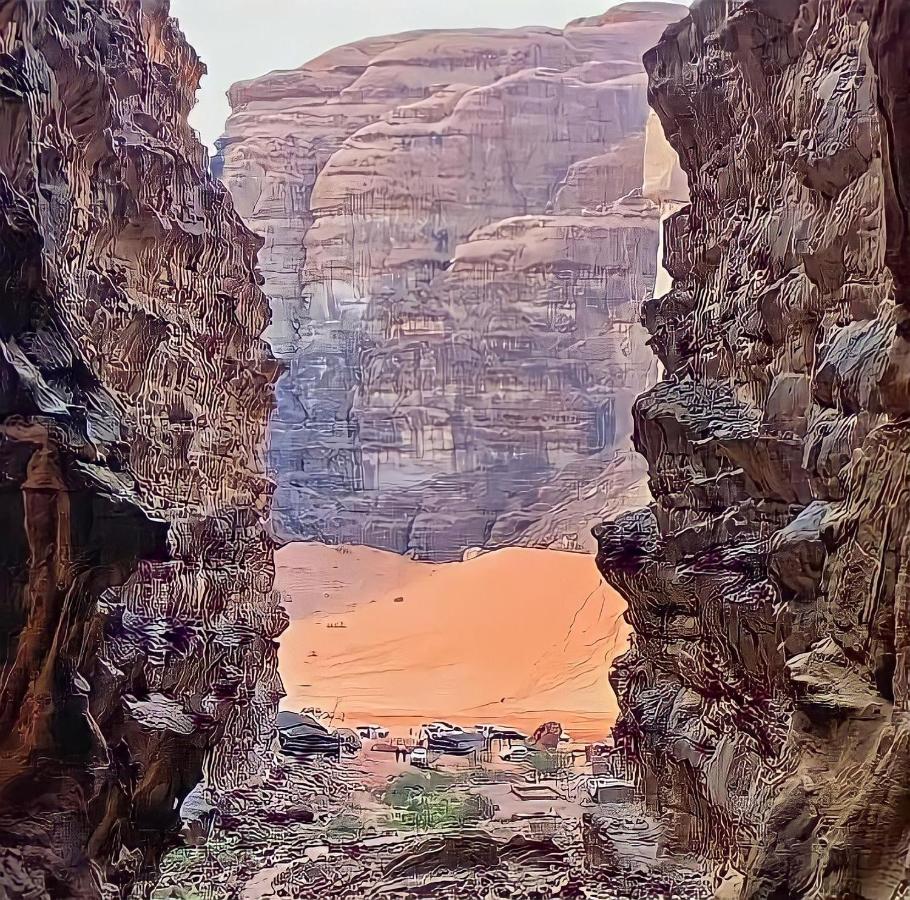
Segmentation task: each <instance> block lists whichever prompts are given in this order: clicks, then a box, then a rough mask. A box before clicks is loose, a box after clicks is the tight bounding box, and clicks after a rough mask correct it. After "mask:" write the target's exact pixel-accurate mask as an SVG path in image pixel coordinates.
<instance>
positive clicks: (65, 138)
mask: <svg viewBox="0 0 910 900" xmlns="http://www.w3.org/2000/svg"><path fill="white" fill-rule="evenodd" d="M0 53H2V63H0V198H2V200H0V273H2V283H3V287H4V301H3V304H2V305H3V310H2V313H0V372H2V376H0V404H2V412H0V456H2V463H0V479H2V483H3V490H2V493H0V516H2V522H3V526H2V533H3V540H2V542H0V543H2V547H0V555H2V565H0V581H2V587H0V596H2V615H0V623H2V627H0V635H2V641H0V662H2V670H0V681H2V685H3V689H2V690H3V702H2V707H0V847H2V848H3V849H2V850H0V886H2V887H0V894H3V896H9V897H22V896H28V897H36V898H40V897H48V896H50V897H90V896H94V895H97V894H101V893H102V891H105V892H107V891H115V892H116V891H118V890H123V889H125V888H126V887H128V885H129V884H130V882H131V881H132V880H133V879H134V878H135V877H136V875H137V873H139V872H141V871H142V870H143V869H144V868H145V867H147V866H150V865H154V863H155V861H156V860H157V858H158V857H159V856H160V854H161V852H162V850H163V849H164V848H165V847H166V846H167V844H168V843H169V841H170V840H171V838H172V836H173V832H174V830H175V829H176V828H177V827H178V825H179V818H178V813H177V809H178V807H179V804H180V802H181V800H182V799H183V797H184V796H185V795H186V793H187V792H188V791H189V790H190V788H191V787H192V786H193V785H195V784H196V783H197V782H198V781H199V779H200V777H201V776H202V774H203V767H204V766H208V775H209V777H210V779H211V781H212V782H213V783H227V782H230V781H231V780H232V779H233V778H235V777H237V774H238V772H239V771H242V770H243V768H244V767H245V766H248V765H249V759H248V755H249V753H250V752H251V751H252V749H253V747H254V746H255V743H256V741H257V740H259V739H260V738H261V736H262V735H261V732H262V730H263V729H264V728H266V727H268V724H269V720H268V717H269V713H270V712H271V711H272V710H273V709H274V707H275V704H276V700H277V697H278V695H279V692H280V683H279V680H278V678H277V674H276V662H275V644H274V640H273V639H274V637H275V636H276V635H277V634H278V633H279V632H280V630H281V627H282V624H283V621H282V615H283V614H282V613H280V612H279V609H278V607H277V605H276V602H275V600H274V597H273V592H272V589H271V580H272V553H271V548H270V544H269V541H268V540H267V539H266V537H265V535H264V533H263V530H262V528H261V527H260V520H261V519H262V518H263V517H264V516H265V515H266V514H267V502H268V498H269V495H270V486H269V483H268V481H267V480H266V478H265V477H264V474H263V472H264V464H263V463H264V461H263V459H262V455H261V454H262V450H261V448H262V445H263V443H264V436H265V435H264V431H265V422H266V419H267V416H268V411H269V409H270V406H271V387H270V385H271V382H272V380H273V373H272V371H271V365H272V364H271V363H269V362H268V361H267V352H266V351H265V349H264V345H263V344H262V343H261V342H260V340H259V335H260V333H261V332H262V331H263V329H264V328H265V326H266V324H267V305H266V302H265V298H264V296H263V294H262V293H261V291H260V289H259V287H258V285H257V278H258V276H257V274H256V271H255V260H256V250H257V247H258V244H259V241H258V239H257V238H255V237H254V236H253V235H252V234H251V233H250V232H248V231H247V230H246V228H244V227H243V225H242V224H241V222H240V220H239V219H238V217H237V216H236V214H235V213H234V212H233V209H232V205H231V202H230V199H229V198H228V196H227V194H226V192H225V191H224V190H223V188H222V187H221V186H220V185H219V184H218V183H217V182H216V181H214V180H213V179H212V177H211V176H210V175H208V174H207V173H206V159H205V156H204V151H203V150H202V148H201V146H200V144H199V143H198V141H197V140H196V138H195V137H194V135H193V134H192V132H191V130H190V129H189V128H188V126H187V124H186V114H187V112H188V110H189V107H190V105H191V103H192V100H193V97H194V94H195V89H196V86H197V84H198V80H199V77H200V75H201V73H202V66H201V64H200V63H199V61H198V59H197V58H196V56H195V54H194V53H193V52H192V50H191V49H190V48H189V47H188V46H187V45H186V43H185V42H184V40H183V36H182V35H181V34H180V32H179V31H178V30H177V29H176V27H175V25H174V23H173V22H172V21H170V20H169V19H168V15H167V3H166V2H145V0H143V2H136V0H98V2H94V3H92V4H73V3H70V2H66V0H45V2H41V3H33V2H30V0H24V2H23V0H4V2H0ZM219 740H221V741H222V742H223V750H222V751H221V752H219V753H218V754H214V755H213V754H211V753H210V751H211V749H212V747H213V746H214V745H215V744H216V743H217V742H218V741H219Z"/></svg>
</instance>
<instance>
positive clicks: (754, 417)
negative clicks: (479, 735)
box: [596, 0, 910, 898]
mask: <svg viewBox="0 0 910 900" xmlns="http://www.w3.org/2000/svg"><path fill="white" fill-rule="evenodd" d="M908 29H910V17H908V11H907V10H906V8H904V7H903V4H899V3H895V2H889V0H877V2H870V3H861V2H855V0H829V2H819V0H803V2H799V0H787V2H772V0H746V2H742V3H727V2H720V0H701V2H699V0H696V2H695V3H694V4H693V7H692V10H691V14H690V16H689V18H687V19H686V20H685V21H684V22H682V23H681V24H680V25H679V26H676V27H672V28H670V29H668V30H667V32H666V33H665V34H664V36H663V38H662V39H661V41H660V43H659V44H658V45H657V47H656V48H655V49H654V50H653V51H651V52H650V53H649V54H648V55H647V57H646V66H647V68H648V73H649V77H650V91H651V102H652V104H653V106H654V108H655V109H656V111H657V113H658V115H659V117H660V120H661V122H662V124H663V126H664V129H665V131H666V134H667V136H668V138H669V140H670V142H671V143H672V145H673V146H674V147H675V148H676V149H677V151H678V152H679V154H680V158H681V161H682V163H683V167H684V168H685V170H686V172H687V174H688V177H689V185H690V189H691V203H690V205H688V206H687V207H685V208H684V209H682V210H681V211H679V212H678V213H676V214H675V215H674V216H673V217H672V218H671V219H670V221H669V223H668V230H667V234H666V253H665V264H666V267H667V269H668V270H669V273H670V274H671V275H672V277H673V279H674V285H673V289H672V290H671V291H670V292H669V293H666V294H665V295H664V296H661V297H659V298H658V299H656V300H654V301H652V302H650V303H648V304H647V306H646V311H645V318H646V323H647V326H648V328H649V330H650V331H651V333H652V335H653V338H652V346H653V347H654V348H655V350H656V352H657V353H658V355H659V356H660V359H661V362H662V363H663V365H664V366H665V371H666V374H665V377H664V380H663V381H662V382H661V383H660V384H658V385H657V386H655V387H654V388H653V389H652V390H650V391H648V392H647V393H646V394H645V395H644V396H642V397H641V398H640V399H639V400H638V401H637V403H636V405H635V410H634V417H635V441H636V446H637V447H638V449H639V450H640V452H641V453H642V454H643V455H644V456H645V458H646V459H647V461H648V466H649V476H650V486H651V490H652V492H653V496H654V503H653V504H652V505H651V506H650V508H648V509H645V510H642V511H639V512H636V513H630V514H627V515H625V516H622V517H620V518H618V519H616V520H615V521H613V522H609V523H606V524H605V525H603V526H601V527H599V528H597V529H596V535H597V537H598V540H599V543H600V553H599V557H598V563H599V565H600V568H601V570H602V571H603V572H604V574H605V575H606V577H607V578H608V580H609V581H611V582H612V583H613V584H614V585H615V586H616V587H617V588H618V589H619V590H620V591H621V592H622V593H623V594H624V595H625V596H626V598H627V599H628V601H629V612H628V618H629V621H630V622H631V624H632V625H633V627H634V629H635V633H636V638H635V644H634V646H633V648H632V649H631V650H630V652H629V653H628V654H627V655H626V656H625V657H624V658H623V659H622V660H621V661H620V662H619V664H618V665H617V667H616V669H615V671H614V678H613V680H614V685H615V687H616V689H617V692H618V694H619V697H620V706H621V708H622V711H623V713H622V716H621V720H620V723H619V726H618V729H617V737H618V738H619V739H620V740H621V741H622V742H623V743H624V744H625V745H626V746H627V747H628V748H629V751H630V754H631V757H632V759H633V761H634V764H635V766H636V768H637V770H638V774H639V776H640V777H641V778H642V780H643V782H644V785H645V787H646V793H647V797H648V800H649V802H650V803H651V804H652V806H653V808H654V809H655V810H656V811H657V812H659V813H660V814H662V816H663V818H664V823H665V830H666V839H667V842H668V844H669V845H670V846H671V847H673V848H674V849H677V850H681V851H683V852H697V853H704V854H711V855H715V856H717V857H719V858H722V859H723V858H732V860H733V861H734V863H735V865H736V866H737V868H738V869H740V870H741V871H742V872H744V873H745V878H744V880H743V881H742V895H743V896H747V897H806V896H812V897H862V898H872V897H876V898H878V897H891V896H896V895H898V894H899V893H900V891H902V890H905V889H906V886H907V883H908V881H907V879H908V875H907V871H906V864H905V854H906V852H907V848H908V844H910V814H908V812H907V809H908V807H907V797H908V791H910V779H908V776H907V772H908V753H910V729H908V726H907V712H906V710H907V680H908V676H907V649H906V633H907V628H906V612H905V610H906V607H907V598H906V596H905V592H906V587H905V582H906V574H905V568H906V561H905V557H906V549H905V544H906V541H907V539H908V537H907V535H908V524H910V523H908V521H907V502H906V492H907V490H908V485H910V481H908V473H907V471H906V460H907V450H908V438H910V432H908V429H907V425H906V416H907V412H908V407H907V403H908V401H907V397H908V394H907V384H908V382H907V367H908V365H910V354H908V350H910V348H908V345H907V338H906V326H905V325H904V321H905V319H906V312H905V309H906V302H907V295H906V291H907V287H906V284H907V272H908V263H907V247H906V234H907V228H906V225H907V222H906V217H907V213H906V210H907V184H908V182H907V165H908V163H907V157H906V153H907V143H906V129H907V118H906V109H907V102H908V81H910V79H908V77H907V70H906V65H905V61H904V63H901V62H900V61H899V56H900V53H901V52H902V51H901V50H900V49H899V48H901V47H903V48H904V51H905V49H906V47H907V46H908V43H907V41H908V38H910V30H908Z"/></svg>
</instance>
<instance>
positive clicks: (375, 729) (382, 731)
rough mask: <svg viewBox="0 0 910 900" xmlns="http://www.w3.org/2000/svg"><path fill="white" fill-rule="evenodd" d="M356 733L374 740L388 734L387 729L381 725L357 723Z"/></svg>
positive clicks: (385, 736)
mask: <svg viewBox="0 0 910 900" xmlns="http://www.w3.org/2000/svg"><path fill="white" fill-rule="evenodd" d="M357 734H359V735H360V736H361V737H362V738H366V739H367V740H368V741H376V740H380V739H382V738H387V737H388V736H389V729H388V728H383V727H382V726H381V725H358V726H357Z"/></svg>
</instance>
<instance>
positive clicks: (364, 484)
mask: <svg viewBox="0 0 910 900" xmlns="http://www.w3.org/2000/svg"><path fill="white" fill-rule="evenodd" d="M683 12H684V9H682V8H680V7H679V6H674V5H672V4H660V3H629V4H622V5H620V6H618V7H615V8H614V9H611V10H610V11H609V12H608V13H606V14H605V15H604V16H602V17H598V18H592V19H584V20H578V21H576V22H572V23H570V24H569V25H568V26H567V27H566V28H565V29H564V30H562V31H558V30H553V29H542V28H528V29H519V30H515V31H484V30H479V31H460V32H415V33H409V34H403V35H393V36H390V37H384V38H371V39H368V40H365V41H361V42H358V43H356V44H351V45H348V46H345V47H341V48H338V49H336V50H333V51H331V52H330V53H327V54H325V55H324V56H322V57H319V58H318V59H316V60H313V61H312V62H310V63H308V64H307V65H305V66H303V67H302V68H301V69H298V70H295V71H292V72H279V73H272V74H271V75H268V76H265V77H263V78H259V79H256V80H254V81H251V82H246V83H243V84H240V85H236V86H235V87H234V88H233V90H232V92H231V101H232V106H233V110H234V112H233V114H232V116H231V118H230V119H229V121H228V125H227V131H226V134H225V136H224V137H223V138H222V139H221V148H222V149H221V153H220V157H219V160H218V165H219V169H220V171H221V177H222V178H223V180H224V182H225V184H227V185H228V186H229V187H230V189H231V192H232V193H233V195H234V197H235V198H236V202H237V208H238V210H239V212H240V213H241V215H243V217H244V218H245V220H246V222H247V223H248V224H249V225H250V227H251V228H253V229H254V230H255V231H257V232H258V233H259V234H261V235H262V236H263V238H264V240H265V247H264V250H263V254H262V267H263V273H264V275H265V278H266V283H265V289H266V292H267V293H268V294H269V295H270V297H271V299H272V305H273V310H274V324H273V327H272V328H271V329H270V331H269V339H270V340H271V342H272V344H273V347H274V348H275V349H276V352H277V353H278V354H279V355H281V356H284V357H285V358H287V359H288V364H289V371H288V374H287V375H286V376H285V377H284V378H283V379H282V381H281V385H280V388H279V408H278V412H277V414H276V416H275V417H274V419H273V425H272V460H273V463H274V465H275V468H276V470H277V473H278V479H279V487H278V493H277V495H276V503H275V507H274V511H273V521H274V525H275V529H276V531H277V532H278V533H279V534H281V535H284V536H296V537H302V538H316V539H320V540H326V541H347V542H357V543H365V544H370V545H373V546H377V547H383V548H387V549H393V550H396V551H398V552H411V553H413V554H415V555H417V556H420V557H424V558H431V559H451V558H458V557H460V555H461V554H462V552H463V551H464V550H465V549H467V548H469V547H472V546H482V545H501V544H505V543H516V542H517V543H525V544H534V545H538V546H540V545H542V546H548V545H551V544H553V543H560V542H561V543H562V544H563V545H567V546H568V545H571V546H575V544H576V543H577V538H578V534H577V532H578V530H579V529H578V522H579V521H582V522H586V521H587V520H588V519H589V518H590V517H591V514H592V512H593V513H594V514H597V513H598V512H601V513H604V512H605V511H606V510H608V509H616V508H617V504H618V506H619V508H622V506H623V502H624V500H626V499H627V498H628V497H629V496H630V495H632V494H633V493H634V489H635V486H636V485H637V484H639V483H640V482H641V474H642V472H641V469H640V468H639V464H638V463H637V462H636V461H635V460H634V458H633V457H630V455H629V454H628V453H626V452H625V449H626V446H627V441H628V435H629V432H630V428H631V422H630V421H629V419H628V417H627V415H626V413H625V412H624V410H626V409H628V405H629V402H628V401H629V400H630V398H631V397H632V396H633V395H634V394H635V393H636V392H638V391H640V390H642V389H643V388H644V387H645V386H646V385H647V384H649V383H651V382H653V379H654V377H655V376H656V371H655V368H654V362H653V358H652V357H651V356H650V354H649V353H648V352H647V351H646V350H645V349H644V347H643V340H642V336H641V334H640V333H639V332H640V329H639V328H638V325H637V323H638V320H639V317H640V312H639V309H640V305H641V302H642V301H643V300H644V298H645V297H647V296H649V295H650V293H651V290H652V288H653V284H654V281H655V277H656V267H655V262H654V259H655V256H656V249H657V242H658V220H659V216H660V207H659V203H658V202H656V201H655V198H654V197H652V196H651V195H647V197H646V198H643V197H642V193H641V188H642V184H643V181H644V180H645V157H646V153H645V132H646V123H647V119H648V109H647V103H646V97H645V81H646V79H645V76H644V73H643V70H642V64H641V54H642V52H643V51H644V50H645V49H646V48H647V47H648V46H650V44H652V43H653V42H654V41H655V40H656V39H657V37H658V36H659V34H660V33H661V31H662V30H663V28H664V27H665V25H666V24H667V23H669V22H672V21H675V20H677V19H679V18H680V17H681V15H682V14H683ZM605 472H607V475H605ZM572 495H574V497H575V501H576V502H575V503H574V504H573V503H572V502H568V503H567V502H566V498H567V496H568V497H571V496H572ZM557 498H558V499H557ZM581 501H583V502H581ZM584 530H586V529H584ZM583 536H584V535H583V534H582V537H583Z"/></svg>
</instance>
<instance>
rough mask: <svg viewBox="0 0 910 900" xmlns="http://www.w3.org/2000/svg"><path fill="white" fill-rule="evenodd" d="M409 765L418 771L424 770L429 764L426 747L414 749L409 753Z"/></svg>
mask: <svg viewBox="0 0 910 900" xmlns="http://www.w3.org/2000/svg"><path fill="white" fill-rule="evenodd" d="M410 763H411V765H412V766H417V767H418V768H419V769H425V768H426V767H427V766H428V765H429V763H430V757H429V754H428V753H427V748H426V747H414V748H413V749H412V750H411V753H410Z"/></svg>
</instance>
